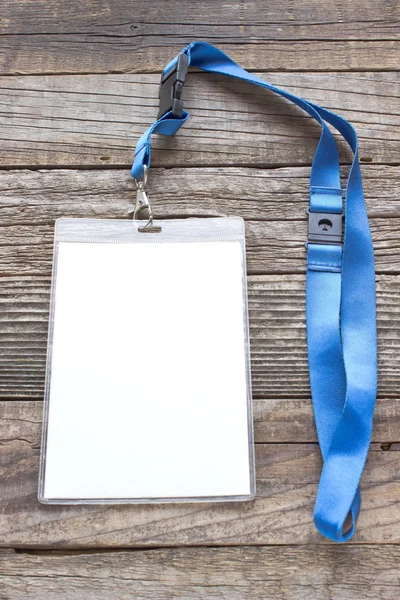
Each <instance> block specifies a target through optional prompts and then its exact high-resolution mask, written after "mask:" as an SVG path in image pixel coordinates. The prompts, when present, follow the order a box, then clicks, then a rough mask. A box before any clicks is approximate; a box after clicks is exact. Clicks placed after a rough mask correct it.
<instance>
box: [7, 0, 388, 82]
mask: <svg viewBox="0 0 400 600" xmlns="http://www.w3.org/2000/svg"><path fill="white" fill-rule="evenodd" d="M2 8H3V11H2V12H3V15H4V18H3V19H2V21H1V33H2V35H1V38H0V53H1V55H2V64H1V70H2V71H3V72H4V73H38V72H40V73H44V72H68V73H74V72H107V71H130V72H132V71H133V72H137V71H154V70H156V71H159V70H161V69H162V68H164V66H165V64H166V63H167V62H168V61H169V60H170V59H171V58H173V56H175V55H176V54H177V53H178V52H179V51H180V50H181V49H182V48H183V47H184V46H186V45H187V44H188V43H190V42H191V41H193V40H194V39H202V40H204V41H208V42H211V43H213V44H217V45H218V46H219V47H221V49H223V50H224V51H226V52H227V53H228V54H230V55H231V56H232V57H233V58H234V59H235V60H236V61H238V62H240V63H241V64H242V66H244V67H245V68H252V69H259V68H260V67H261V66H264V65H265V66H266V67H267V68H268V69H270V70H271V69H291V70H296V71H298V70H311V69H326V70H329V69H341V70H351V69H362V70H364V69H365V66H366V65H368V68H370V69H382V70H383V69H388V68H396V65H397V66H398V54H396V51H397V52H398V45H397V42H396V40H398V39H399V31H398V20H399V12H398V5H397V3H396V2H385V1H384V0H377V1H376V2H375V3H372V2H368V3H365V2H363V1H362V0H355V1H354V2H352V3H351V4H348V3H347V4H344V3H342V2H338V1H335V2H331V3H329V4H328V3H326V2H318V0H311V1H306V0H300V1H299V2H296V3H292V4H290V5H289V6H287V8H286V9H285V8H284V7H282V6H281V5H279V4H273V3H265V2H257V0H248V1H246V2H242V1H239V0H234V1H233V2H229V3H222V4H221V3H218V10H216V6H215V2H213V1H212V0H202V1H201V2H198V1H195V0H188V1H186V2H185V3H182V2H180V1H179V0H173V1H171V2H170V1H169V2H162V0H158V1H157V2H154V1H153V2H146V3H143V2H140V1H138V0H99V1H96V2H95V3H93V2H91V1H90V0H83V1H78V0H71V2H69V3H68V5H66V4H63V3H62V2H52V3H49V4H48V5H47V4H46V5H45V6H44V5H43V2H32V0H17V1H15V0H5V1H4V2H3V7H2Z"/></svg>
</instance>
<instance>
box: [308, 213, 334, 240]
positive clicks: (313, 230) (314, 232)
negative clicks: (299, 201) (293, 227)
mask: <svg viewBox="0 0 400 600" xmlns="http://www.w3.org/2000/svg"><path fill="white" fill-rule="evenodd" d="M306 213H307V214H308V243H314V244H334V245H336V244H339V245H340V244H342V243H343V213H323V212H313V211H311V210H309V209H307V210H306Z"/></svg>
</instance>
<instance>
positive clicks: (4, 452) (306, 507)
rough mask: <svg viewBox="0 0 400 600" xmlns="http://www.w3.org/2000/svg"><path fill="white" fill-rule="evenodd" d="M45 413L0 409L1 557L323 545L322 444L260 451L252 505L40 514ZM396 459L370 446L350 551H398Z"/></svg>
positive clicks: (260, 447) (389, 449) (15, 406)
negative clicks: (356, 547) (316, 513)
mask: <svg viewBox="0 0 400 600" xmlns="http://www.w3.org/2000/svg"><path fill="white" fill-rule="evenodd" d="M40 409H41V407H40V403H35V402H15V401H13V402H8V403H7V402H5V403H2V405H1V410H2V413H3V418H2V420H1V429H0V436H1V437H0V442H1V443H0V469H1V470H0V476H1V481H2V493H1V496H2V506H1V512H0V545H1V546H3V547H7V546H11V547H43V548H50V547H59V548H67V547H72V548H76V547H96V546H104V547H115V546H122V547H125V546H126V547H128V546H163V545H166V546H182V545H210V544H213V545H232V544H238V545H241V544H293V543H295V544H304V543H314V542H315V543H325V541H324V539H323V538H322V537H321V536H319V534H318V533H317V532H316V530H315V528H314V525H313V522H312V513H313V503H314V500H315V494H316V490H317V484H318V479H319V473H320V469H321V459H320V452H319V448H318V445H317V444H316V443H302V444H300V443H291V444H286V443H284V444H282V443H267V444H266V443H258V444H256V473H257V497H256V499H255V500H254V501H251V502H242V503H241V502H239V503H237V502H233V503H217V504H207V503H206V504H181V505H180V504H175V505H147V506H146V505H139V506H122V505H117V506H43V505H41V504H39V502H38V500H37V485H38V471H39V447H40V429H41V427H40V421H41V410H40ZM289 419H290V414H289V415H288V420H289ZM288 427H290V425H288ZM273 428H274V425H273V424H271V429H273ZM258 435H260V433H258ZM293 437H294V436H293ZM71 444H73V440H71ZM399 449H400V446H399V444H397V443H393V444H392V445H391V446H390V444H383V445H381V444H380V443H373V444H372V446H371V452H370V455H369V458H368V463H367V467H366V471H365V473H364V476H363V480H362V494H363V511H362V513H361V517H360V520H359V527H358V531H357V535H356V536H355V538H354V542H357V541H358V542H365V543H367V542H371V543H372V542H374V543H390V542H395V543H399V542H400V516H399V511H398V510H396V502H397V499H398V496H399V493H400V471H399V469H398V464H399ZM182 450H183V451H184V449H182Z"/></svg>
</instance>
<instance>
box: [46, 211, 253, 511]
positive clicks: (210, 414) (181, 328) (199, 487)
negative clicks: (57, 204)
mask: <svg viewBox="0 0 400 600" xmlns="http://www.w3.org/2000/svg"><path fill="white" fill-rule="evenodd" d="M141 225H143V222H140V221H137V220H133V221H128V220H96V219H60V220H58V221H57V223H56V230H55V247H54V266H53V282H52V295H51V312H50V328H49V344H48V356H47V371H46V389H45V408H44V424H43V443H42V453H41V466H40V483H39V500H40V501H41V502H43V503H49V504H51V503H53V504H62V503H66V504H79V503H137V502H146V503H152V502H191V501H193V502H200V501H207V502H210V501H227V500H249V499H251V498H252V497H254V494H255V471H254V444H253V428H252V427H253V426H252V423H253V422H252V410H251V385H250V357H249V326H248V308H247V289H246V262H245V238H244V226H243V220H242V219H241V218H239V217H230V218H212V219H208V218H207V219H187V220H166V221H159V222H156V221H154V223H153V222H152V223H151V225H152V228H153V229H152V230H151V231H147V232H146V233H143V232H140V231H139V230H140V229H141V227H140V226H141ZM159 228H161V231H160V230H159ZM142 231H143V228H142Z"/></svg>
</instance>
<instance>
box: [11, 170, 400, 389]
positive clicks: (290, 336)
mask: <svg viewBox="0 0 400 600" xmlns="http://www.w3.org/2000/svg"><path fill="white" fill-rule="evenodd" d="M363 171H364V176H365V193H366V199H367V205H368V210H369V213H370V216H371V227H372V231H373V236H374V241H375V253H376V265H377V270H378V272H387V273H391V274H393V277H392V276H382V275H380V276H379V277H378V292H379V293H378V311H379V313H378V316H379V342H380V352H379V361H380V363H379V365H380V388H379V392H380V396H381V397H385V396H391V397H395V396H396V395H397V394H398V390H399V379H398V367H399V364H398V360H399V359H398V356H399V352H398V345H399V342H398V339H399V333H398V327H397V323H398V318H397V316H398V306H399V299H398V294H399V291H398V290H399V284H398V276H397V275H395V274H396V273H398V272H399V261H400V255H399V253H398V241H397V238H398V236H397V228H398V221H399V210H398V205H399V195H398V189H399V178H400V172H399V168H398V167H389V166H380V165H379V166H378V165H376V166H373V165H365V166H364V169H363ZM308 180H309V168H305V167H290V168H279V169H267V170H265V169H249V168H202V169H200V168H197V169H182V168H181V169H178V168H177V169H153V170H152V172H151V178H150V183H149V194H150V197H151V198H152V199H153V203H154V208H155V211H156V214H158V215H159V216H160V217H163V218H165V217H168V216H172V217H174V216H196V215H198V216H218V215H224V214H228V215H232V214H239V215H242V216H243V217H244V218H245V219H246V235H247V255H248V271H249V273H250V274H254V273H269V274H270V275H269V276H254V275H251V277H250V280H249V291H250V325H251V336H252V340H251V341H252V370H253V391H254V394H255V396H257V397H268V398H275V397H293V398H294V397H296V396H297V397H302V398H308V397H309V386H308V372H307V357H306V340H305V325H304V309H305V305H304V275H303V273H304V270H305V249H304V240H305V239H306V228H307V225H306V215H305V208H306V206H307V193H308V189H307V186H308ZM0 193H1V196H2V210H1V211H0V226H1V229H2V243H1V245H0V273H1V275H2V277H1V278H0V303H1V307H2V312H1V315H0V336H1V337H0V339H1V340H2V342H3V344H2V346H1V351H0V394H1V395H2V396H3V397H13V396H14V397H15V396H26V397H28V396H33V397H35V396H36V397H39V396H41V395H42V394H43V379H44V363H45V353H46V340H47V320H48V302H49V292H50V274H51V261H52V245H53V229H54V220H55V219H56V218H58V217H61V216H75V217H98V218H103V217H110V218H126V217H127V216H128V210H129V208H130V207H131V206H132V202H133V201H134V186H133V182H132V179H131V177H130V175H129V172H128V171H125V170H121V171H120V170H107V171H76V170H61V171H60V170H53V171H33V172H32V171H18V172H16V171H2V172H0ZM285 271H286V273H287V274H286V275H279V273H282V272H285ZM295 272H298V273H299V274H300V273H302V275H298V276H294V275H293V273H295ZM282 373H285V377H282Z"/></svg>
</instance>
